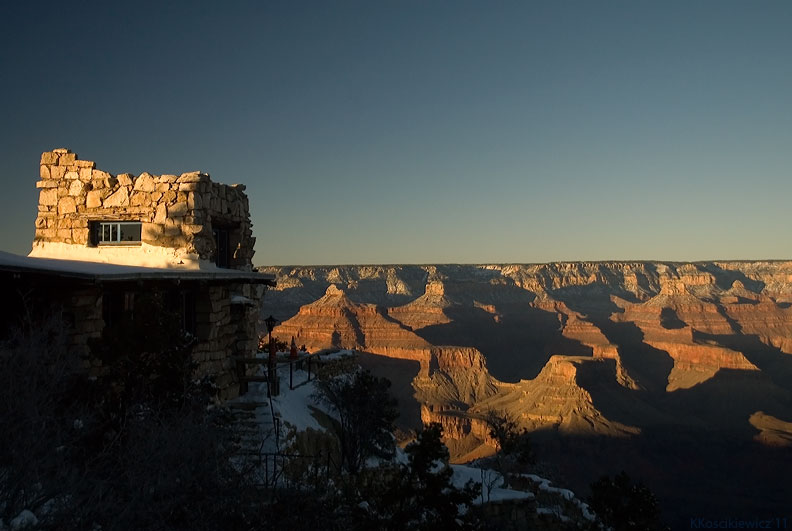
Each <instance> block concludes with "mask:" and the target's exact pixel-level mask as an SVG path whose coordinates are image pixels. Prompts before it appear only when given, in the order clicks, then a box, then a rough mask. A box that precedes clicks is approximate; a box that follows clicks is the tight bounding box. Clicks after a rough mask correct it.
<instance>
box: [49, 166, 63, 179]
mask: <svg viewBox="0 0 792 531" xmlns="http://www.w3.org/2000/svg"><path fill="white" fill-rule="evenodd" d="M49 172H50V179H63V176H64V175H65V174H66V166H50V168H49Z"/></svg>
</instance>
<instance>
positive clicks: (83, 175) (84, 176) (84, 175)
mask: <svg viewBox="0 0 792 531" xmlns="http://www.w3.org/2000/svg"><path fill="white" fill-rule="evenodd" d="M92 177H93V170H92V169H91V168H80V180H81V181H90V180H91V178H92Z"/></svg>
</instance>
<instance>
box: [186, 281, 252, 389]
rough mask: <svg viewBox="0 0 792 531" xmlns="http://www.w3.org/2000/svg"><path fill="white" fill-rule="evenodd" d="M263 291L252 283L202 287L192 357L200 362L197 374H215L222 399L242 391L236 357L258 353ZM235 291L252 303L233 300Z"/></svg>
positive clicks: (197, 309) (197, 303)
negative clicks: (258, 324)
mask: <svg viewBox="0 0 792 531" xmlns="http://www.w3.org/2000/svg"><path fill="white" fill-rule="evenodd" d="M262 293H263V288H262V287H257V286H254V285H251V284H244V283H232V284H220V285H214V286H208V287H207V288H206V289H204V290H202V292H201V293H200V295H199V297H198V300H197V301H196V327H197V331H196V332H197V336H198V342H197V344H196V345H195V349H194V350H193V359H194V360H195V361H196V363H197V365H198V367H197V376H198V377H201V376H203V375H213V376H214V380H215V385H216V386H217V388H218V393H219V398H220V399H221V400H227V399H229V398H234V397H235V396H237V395H238V393H239V378H238V376H239V367H238V366H237V359H238V358H250V357H253V355H254V353H255V352H256V348H257V346H258V330H257V323H258V308H259V303H260V300H261V296H262ZM234 294H236V295H242V296H243V297H245V298H247V299H249V301H250V303H249V304H240V303H234V302H233V301H232V295H234ZM250 370H252V371H254V370H255V368H253V369H250Z"/></svg>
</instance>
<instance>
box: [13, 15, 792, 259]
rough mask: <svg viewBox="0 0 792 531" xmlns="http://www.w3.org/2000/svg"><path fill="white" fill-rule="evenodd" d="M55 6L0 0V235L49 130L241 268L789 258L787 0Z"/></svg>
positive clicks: (52, 141) (31, 189) (26, 231)
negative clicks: (198, 211)
mask: <svg viewBox="0 0 792 531" xmlns="http://www.w3.org/2000/svg"><path fill="white" fill-rule="evenodd" d="M72 4H73V5H68V4H67V3H65V2H64V3H59V4H57V5H55V4H53V5H50V4H48V3H45V2H33V1H31V2H5V3H4V4H3V7H2V8H0V29H1V30H2V31H0V41H2V46H1V47H0V61H1V63H0V65H1V66H2V73H3V75H2V82H1V83H0V95H2V110H3V112H2V127H0V176H2V181H3V193H2V195H0V216H1V217H2V223H0V249H3V250H7V251H11V252H17V253H22V254H24V253H27V252H28V251H29V249H30V241H31V239H32V236H33V221H34V219H35V212H36V201H37V191H36V189H35V182H36V180H37V178H38V160H39V155H40V153H41V152H42V151H45V150H49V149H51V148H56V147H68V148H70V149H72V150H73V151H76V152H77V153H78V154H79V155H80V157H81V158H85V159H88V160H94V161H96V162H97V164H98V166H99V167H100V168H102V169H104V170H107V171H110V172H112V173H119V172H131V173H140V172H142V171H149V172H151V173H181V172H184V171H191V170H203V171H207V172H209V173H210V174H211V175H212V177H213V179H215V180H217V181H220V182H228V183H232V182H244V183H246V184H247V185H248V194H249V196H250V203H251V210H252V218H253V222H254V233H255V235H256V237H257V238H258V240H257V244H256V249H257V253H256V258H255V262H256V263H257V264H335V263H438V262H466V263H471V262H472V263H476V262H546V261H556V260H607V259H665V260H702V259H716V258H732V259H760V258H792V2H789V1H780V0H778V1H761V2H748V1H740V2H728V1H721V0H718V1H706V2H704V1H691V0H685V1H680V2H669V1H657V2H645V1H640V2H637V1H626V2H611V1H603V2H590V1H585V2H563V1H561V2H556V1H547V2H536V3H530V2H517V1H502V2H499V1H493V2H482V1H475V2H457V1H454V2H440V1H429V2H426V1H420V2H417V1H416V2H409V1H399V2H380V1H375V2H371V1H361V2H355V3H347V2H299V1H294V2H291V1H290V2H263V1H262V2H236V1H230V2H214V1H213V2H205V3H203V4H201V3H200V2H185V3H183V4H181V5H178V4H177V3H175V2H174V3H166V2H152V3H150V4H147V3H145V2H124V3H121V2H101V3H99V2H97V3H86V2H73V3H72ZM159 4H168V5H167V6H166V7H163V6H160V5H159Z"/></svg>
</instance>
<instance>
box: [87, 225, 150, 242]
mask: <svg viewBox="0 0 792 531" xmlns="http://www.w3.org/2000/svg"><path fill="white" fill-rule="evenodd" d="M94 230H95V232H94V236H95V242H96V243H97V244H99V245H102V244H113V243H140V235H141V223H140V222H139V221H99V222H96V224H95V228H94Z"/></svg>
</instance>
